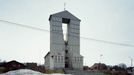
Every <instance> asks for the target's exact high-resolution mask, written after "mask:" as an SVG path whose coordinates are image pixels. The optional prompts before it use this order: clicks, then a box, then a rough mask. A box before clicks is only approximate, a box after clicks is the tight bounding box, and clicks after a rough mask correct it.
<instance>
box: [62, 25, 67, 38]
mask: <svg viewBox="0 0 134 75" xmlns="http://www.w3.org/2000/svg"><path fill="white" fill-rule="evenodd" d="M62 30H63V39H64V41H67V24H66V23H62Z"/></svg>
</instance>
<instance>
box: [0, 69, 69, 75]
mask: <svg viewBox="0 0 134 75" xmlns="http://www.w3.org/2000/svg"><path fill="white" fill-rule="evenodd" d="M0 75H71V74H44V73H40V72H37V71H33V70H29V69H20V70H15V71H9V72H7V73H3V74H0Z"/></svg>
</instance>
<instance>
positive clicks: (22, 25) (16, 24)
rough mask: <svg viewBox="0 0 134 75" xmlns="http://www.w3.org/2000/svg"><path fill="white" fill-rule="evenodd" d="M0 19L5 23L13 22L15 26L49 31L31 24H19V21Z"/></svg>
mask: <svg viewBox="0 0 134 75" xmlns="http://www.w3.org/2000/svg"><path fill="white" fill-rule="evenodd" d="M0 21H1V22H4V23H9V24H12V25H14V26H19V27H23V28H29V29H34V30H39V31H45V32H49V30H45V29H41V28H37V27H33V26H29V25H24V24H19V23H15V22H10V21H6V20H0Z"/></svg>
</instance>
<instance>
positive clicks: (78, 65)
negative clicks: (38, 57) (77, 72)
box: [45, 10, 83, 69]
mask: <svg viewBox="0 0 134 75" xmlns="http://www.w3.org/2000/svg"><path fill="white" fill-rule="evenodd" d="M49 21H50V52H49V53H48V54H47V55H46V56H45V66H46V68H48V69H61V68H71V69H83V56H81V55H80V19H78V18H77V17H75V16H73V15H72V14H71V13H70V12H68V11H66V10H65V11H62V12H59V13H56V14H52V15H50V18H49ZM63 23H65V24H67V35H66V37H67V40H64V38H63V37H64V35H63V29H62V25H63Z"/></svg>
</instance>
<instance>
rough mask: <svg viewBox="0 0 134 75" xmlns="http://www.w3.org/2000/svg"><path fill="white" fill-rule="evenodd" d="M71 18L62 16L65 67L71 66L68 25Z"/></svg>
mask: <svg viewBox="0 0 134 75" xmlns="http://www.w3.org/2000/svg"><path fill="white" fill-rule="evenodd" d="M69 23H70V19H67V18H62V30H63V39H64V43H65V68H69V58H68V48H67V46H68V26H69Z"/></svg>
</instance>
